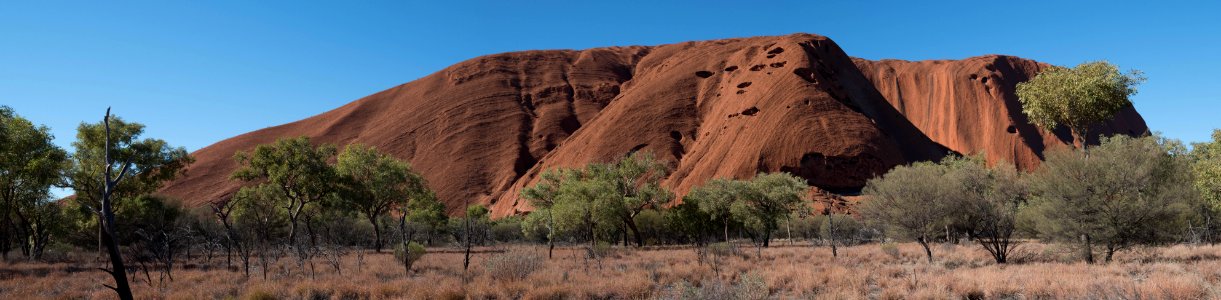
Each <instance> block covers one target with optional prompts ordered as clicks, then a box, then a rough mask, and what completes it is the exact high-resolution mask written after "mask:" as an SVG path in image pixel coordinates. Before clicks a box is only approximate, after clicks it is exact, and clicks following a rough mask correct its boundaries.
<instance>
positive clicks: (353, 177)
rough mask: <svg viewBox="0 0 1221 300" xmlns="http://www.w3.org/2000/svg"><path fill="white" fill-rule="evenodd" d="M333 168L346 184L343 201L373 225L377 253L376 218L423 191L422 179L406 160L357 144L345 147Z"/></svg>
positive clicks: (378, 232)
mask: <svg viewBox="0 0 1221 300" xmlns="http://www.w3.org/2000/svg"><path fill="white" fill-rule="evenodd" d="M335 168H336V170H337V171H338V174H339V175H340V176H342V178H344V182H346V183H347V184H346V185H345V186H347V188H346V189H344V190H345V193H344V194H345V195H344V200H345V203H346V204H347V205H349V206H351V207H352V208H354V209H355V210H356V211H358V212H359V213H360V214H362V215H364V217H365V219H367V220H368V221H369V224H370V225H372V226H373V235H374V249H376V251H377V252H381V251H382V226H381V224H380V222H379V220H380V219H381V218H382V217H384V216H387V215H388V214H389V213H390V210H391V209H393V208H395V207H401V206H406V205H407V201H408V199H411V198H413V197H417V196H419V195H424V194H426V193H427V189H428V187H427V186H425V184H424V178H423V177H422V176H420V174H418V173H416V172H414V171H412V170H411V165H409V164H407V163H406V162H403V161H400V160H398V159H395V158H394V157H391V156H389V155H386V154H383V153H381V152H378V151H377V149H374V148H372V147H366V146H363V145H360V144H352V145H348V146H347V147H345V148H344V150H343V152H341V153H339V158H338V163H337V164H336V167H335Z"/></svg>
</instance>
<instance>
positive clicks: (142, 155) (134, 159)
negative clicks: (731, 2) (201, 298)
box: [69, 109, 193, 299]
mask: <svg viewBox="0 0 1221 300" xmlns="http://www.w3.org/2000/svg"><path fill="white" fill-rule="evenodd" d="M143 133H144V125H141V124H139V123H127V122H124V121H123V120H122V119H120V118H118V117H112V116H111V115H110V109H107V110H106V115H105V117H103V119H102V122H100V123H92V124H90V123H82V124H81V125H80V127H79V128H78V129H77V135H76V138H77V140H76V142H73V143H72V146H73V147H74V148H75V149H76V151H75V153H73V155H72V163H73V164H72V167H71V169H70V171H69V179H70V184H71V186H72V188H73V189H74V190H75V192H76V197H75V198H74V199H75V200H76V202H77V203H78V204H79V205H81V206H83V207H85V208H87V209H88V210H89V211H90V212H92V213H93V214H94V215H96V216H97V220H99V222H98V223H97V224H98V236H99V239H98V241H99V244H98V246H99V248H101V247H102V246H105V247H106V248H107V252H108V253H109V256H110V262H111V269H110V270H109V271H108V272H109V273H110V275H111V276H112V277H114V280H115V286H114V287H112V289H113V290H115V292H116V293H118V296H119V298H121V299H131V298H132V295H131V288H130V286H128V284H127V276H126V274H127V273H126V267H125V266H124V265H123V259H122V254H121V252H120V250H119V245H120V241H118V240H117V237H116V234H117V233H118V232H117V231H116V227H117V226H116V219H115V214H114V212H115V206H117V205H122V204H121V203H123V201H122V200H124V199H132V198H134V197H137V196H141V195H147V194H151V193H153V192H154V191H156V190H158V189H160V188H161V185H162V184H163V183H164V182H166V181H169V180H173V179H174V178H175V177H176V176H178V175H179V173H181V172H182V170H183V169H184V168H186V166H187V165H188V164H190V163H191V162H192V161H193V159H192V158H191V157H190V156H189V155H187V152H186V150H185V149H183V148H173V147H170V146H169V144H168V143H166V142H165V141H163V140H159V139H140V135H141V134H143ZM99 250H100V249H99Z"/></svg>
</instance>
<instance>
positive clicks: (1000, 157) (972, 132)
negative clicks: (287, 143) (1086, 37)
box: [162, 34, 1148, 216]
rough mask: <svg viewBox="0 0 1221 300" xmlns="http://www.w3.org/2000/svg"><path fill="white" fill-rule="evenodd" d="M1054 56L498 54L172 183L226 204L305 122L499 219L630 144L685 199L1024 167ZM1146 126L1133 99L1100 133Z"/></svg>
mask: <svg viewBox="0 0 1221 300" xmlns="http://www.w3.org/2000/svg"><path fill="white" fill-rule="evenodd" d="M1046 66H1047V65H1045V64H1042V63H1039V62H1036V61H1032V60H1027V59H1022V58H1016V57H1010V56H999V55H989V56H981V57H972V58H968V59H964V60H936V61H918V62H911V61H900V60H882V61H869V60H864V59H857V58H852V57H849V56H848V55H847V54H845V53H844V51H843V50H842V49H840V47H839V46H838V45H836V44H835V42H833V41H831V40H830V39H828V38H826V37H822V36H818V35H811V34H794V35H788V36H775V37H753V38H742V39H726V40H713V41H700V42H686V43H678V44H670V45H661V46H653V47H640V46H633V47H609V48H594V49H588V50H579V51H577V50H549V51H525V52H513V53H504V54H495V55H488V56H483V57H478V58H474V59H471V60H467V61H464V62H461V63H458V64H456V65H454V66H451V67H449V68H446V69H444V70H441V71H439V72H436V73H434V74H431V75H428V76H426V77H423V78H420V79H418V80H415V81H412V82H409V83H406V84H403V85H400V86H397V87H394V88H391V89H389V90H385V91H382V92H379V93H376V94H373V95H370V96H368V97H365V98H363V99H360V100H357V101H355V102H352V103H349V104H347V105H344V106H343V107H340V108H337V109H335V110H332V111H329V112H325V113H323V114H320V115H317V116H313V117H310V118H307V119H304V120H301V121H297V122H293V123H289V124H285V125H280V126H276V127H271V128H267V129H262V130H258V131H254V132H250V133H246V134H243V135H240V136H237V137H234V138H230V139H227V140H224V141H221V142H219V143H216V144H214V145H211V146H208V147H205V148H203V149H200V150H199V151H196V152H195V153H193V155H194V156H195V158H196V162H195V164H193V165H192V166H191V167H190V169H189V171H188V173H187V175H186V176H184V177H182V178H180V179H178V180H176V181H174V182H172V183H170V184H168V185H167V186H166V187H165V189H164V190H163V191H162V192H163V193H164V194H166V195H168V196H171V197H176V198H180V199H183V200H184V201H186V202H187V203H189V204H192V205H202V204H204V203H207V202H212V201H225V200H227V199H228V197H230V196H231V195H232V194H233V193H234V192H235V191H236V190H237V189H238V187H239V184H238V182H235V181H231V180H229V174H230V173H231V172H232V171H233V170H234V169H235V168H236V163H235V162H234V160H233V154H234V153H235V152H236V151H239V150H249V149H251V148H253V147H254V146H255V145H258V144H263V143H270V142H273V141H275V140H276V139H278V138H282V137H292V136H301V135H304V136H309V137H311V138H313V139H314V141H315V142H324V143H334V144H339V145H346V144H349V143H357V142H358V143H365V144H369V145H373V146H376V147H377V148H378V149H381V150H383V151H386V152H389V153H391V154H393V155H395V156H397V157H399V158H402V159H405V160H408V161H410V162H411V163H412V165H413V166H414V167H415V168H416V170H417V171H419V172H420V173H422V174H423V175H424V177H425V178H426V179H427V180H428V184H429V187H431V188H432V189H433V190H435V191H436V193H437V196H438V197H440V199H441V201H443V202H444V203H446V204H447V207H448V208H449V210H450V211H451V212H453V211H457V209H458V207H459V206H461V204H462V202H463V201H462V199H463V198H468V199H471V200H472V201H471V203H482V204H486V205H488V206H489V207H491V208H492V211H493V214H494V215H495V216H504V215H509V214H514V213H519V212H522V211H528V210H530V207H529V205H528V204H527V203H526V202H525V201H522V200H520V199H519V197H518V191H519V190H520V189H521V188H522V187H523V186H525V185H527V184H531V183H533V181H534V180H535V178H536V176H537V175H538V174H539V173H540V172H541V171H543V170H546V169H551V168H557V167H575V166H581V165H584V164H586V163H590V162H603V161H608V160H611V159H614V158H617V157H620V156H622V155H625V154H627V153H630V152H632V151H648V152H652V153H654V154H655V155H656V156H658V157H659V158H661V159H664V160H668V161H671V165H672V166H673V167H674V173H673V175H671V176H670V178H668V179H667V180H666V182H665V183H666V185H667V186H669V187H671V188H673V189H674V190H675V192H676V193H677V194H679V195H682V194H683V193H685V192H686V191H687V190H688V189H690V188H691V187H693V186H696V185H699V184H701V183H703V182H704V181H705V180H708V179H710V178H716V177H737V178H744V177H749V176H751V175H753V174H755V173H756V172H773V171H786V172H791V173H794V174H797V175H799V176H802V177H804V178H806V179H808V180H809V182H810V184H811V185H813V186H816V187H818V188H819V189H822V190H826V191H831V192H841V193H851V192H853V191H856V190H859V189H860V188H861V187H862V186H863V185H864V183H865V181H866V180H867V179H868V178H870V177H872V176H874V175H876V174H880V173H884V172H885V171H886V170H888V169H890V168H891V167H893V166H895V165H898V164H903V163H907V162H911V161H917V160H927V159H933V158H937V157H941V156H943V155H945V154H946V153H949V152H951V151H952V152H957V153H964V154H974V153H984V154H985V155H986V157H987V159H988V160H989V162H992V163H996V162H998V161H1007V162H1010V163H1013V164H1016V165H1017V166H1018V167H1020V168H1023V169H1029V168H1032V167H1035V166H1037V165H1038V163H1039V161H1040V157H1041V155H1042V153H1043V151H1045V150H1047V149H1052V148H1062V147H1066V145H1067V144H1068V143H1069V142H1070V141H1071V138H1070V137H1069V135H1068V132H1067V131H1066V130H1064V129H1063V128H1061V129H1059V130H1056V131H1054V132H1047V131H1043V130H1040V129H1038V128H1036V127H1034V126H1032V125H1030V124H1029V123H1028V122H1027V120H1026V119H1025V117H1024V116H1023V115H1022V114H1021V108H1020V104H1019V103H1018V102H1017V97H1016V96H1015V95H1014V89H1015V88H1014V87H1015V85H1016V84H1017V83H1018V82H1022V81H1025V80H1028V79H1029V78H1031V77H1033V76H1034V75H1035V74H1037V72H1038V71H1039V69H1041V68H1044V67H1046ZM1147 131H1148V129H1147V127H1146V125H1145V122H1144V120H1143V119H1142V118H1141V116H1140V115H1139V114H1138V113H1137V112H1136V111H1135V110H1134V109H1128V110H1125V111H1124V112H1122V113H1120V114H1119V115H1118V117H1117V118H1116V119H1115V120H1114V121H1112V122H1109V123H1107V124H1103V125H1100V126H1098V128H1096V130H1095V131H1094V132H1097V133H1099V134H1110V133H1126V134H1141V133H1145V132H1147ZM816 194H818V193H816Z"/></svg>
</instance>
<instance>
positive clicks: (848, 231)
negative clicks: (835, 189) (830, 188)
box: [814, 190, 858, 257]
mask: <svg viewBox="0 0 1221 300" xmlns="http://www.w3.org/2000/svg"><path fill="white" fill-rule="evenodd" d="M814 202H815V204H818V205H821V206H822V211H821V215H822V217H821V220H820V221H821V222H819V223H821V224H818V227H819V236H820V237H821V238H824V239H826V240H827V245H828V246H831V257H839V244H840V243H841V239H842V238H845V237H847V236H850V235H852V234H854V233H855V231H856V230H857V229H858V228H856V227H857V226H854V225H855V220H852V218H851V217H849V216H847V215H845V214H843V213H842V212H844V211H846V210H847V206H846V203H847V201H845V200H844V198H843V197H840V196H839V195H836V194H833V193H829V192H826V191H821V190H820V191H819V196H818V198H817V200H815V201H814Z"/></svg>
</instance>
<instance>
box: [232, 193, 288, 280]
mask: <svg viewBox="0 0 1221 300" xmlns="http://www.w3.org/2000/svg"><path fill="white" fill-rule="evenodd" d="M281 193H282V192H281V190H280V189H279V188H277V187H274V186H271V185H253V186H245V187H242V188H241V189H240V190H238V191H237V194H234V195H233V198H232V199H230V200H229V202H228V203H226V205H225V206H224V207H225V208H227V210H226V211H227V212H228V213H227V215H226V216H227V218H226V219H228V220H229V222H231V224H230V226H231V230H232V233H231V236H230V238H231V239H232V241H233V242H234V247H235V248H236V249H235V250H237V252H238V257H239V258H240V259H241V260H242V266H243V270H244V272H245V276H247V277H249V276H250V263H251V259H252V257H254V256H256V255H257V256H260V257H264V259H262V261H263V262H264V267H263V278H264V279H266V278H267V261H268V259H267V258H266V255H267V252H268V251H269V249H268V248H269V247H270V245H272V244H274V243H276V242H277V241H280V240H281V239H284V238H285V237H286V236H287V235H288V233H286V232H284V228H285V227H287V226H288V225H289V220H288V215H287V214H286V213H284V211H283V210H282V207H279V205H278V204H279V202H278V201H279V199H280V197H281Z"/></svg>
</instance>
